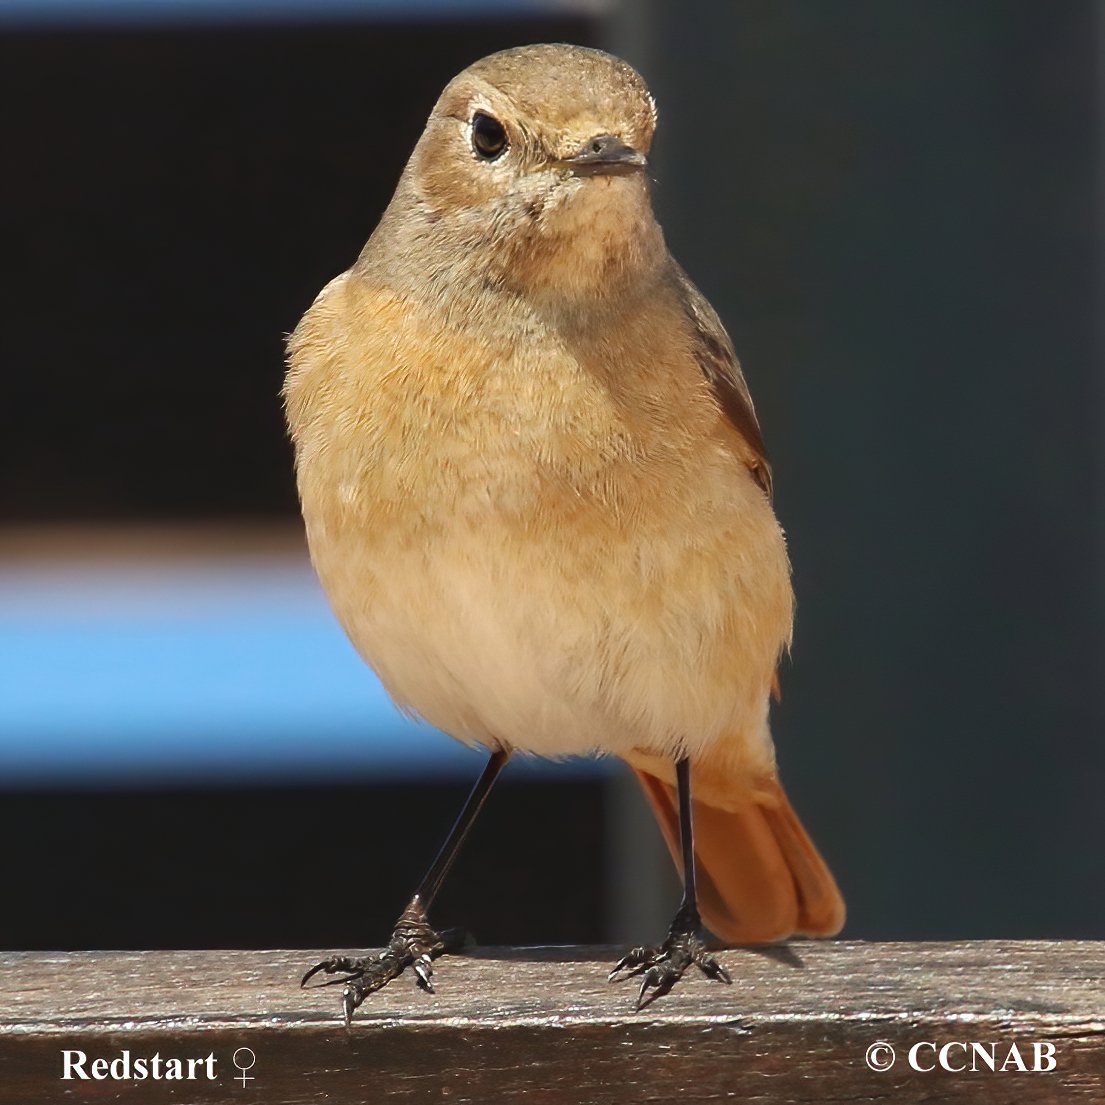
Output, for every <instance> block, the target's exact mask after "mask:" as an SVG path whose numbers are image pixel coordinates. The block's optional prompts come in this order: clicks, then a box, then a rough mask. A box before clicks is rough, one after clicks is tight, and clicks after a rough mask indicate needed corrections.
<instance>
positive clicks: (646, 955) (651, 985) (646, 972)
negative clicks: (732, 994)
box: [609, 926, 733, 1011]
mask: <svg viewBox="0 0 1105 1105" xmlns="http://www.w3.org/2000/svg"><path fill="white" fill-rule="evenodd" d="M692 963H693V964H694V965H695V966H696V967H698V969H699V970H700V971H701V972H702V973H703V974H704V975H705V976H706V977H707V978H709V979H713V980H715V981H717V982H726V983H731V982H732V981H733V979H732V976H731V975H730V974H729V972H728V971H727V970H726V969H725V968H724V967H723V966H722V965H721V964H720V963H719V962H718V961H717V960H716V959H715V958H714V957H713V956H712V955H710V954H709V952H707V950H706V944H705V941H704V940H703V938H702V933H701V929H700V928H698V927H697V926H696V927H694V928H690V929H687V930H684V929H682V928H676V927H675V926H673V927H672V931H671V932H669V933H668V935H667V939H665V940H664V942H663V943H662V944H661V945H660V946H659V947H655V948H648V947H639V948H633V949H632V950H631V951H629V952H627V953H626V954H625V955H623V956H622V958H621V959H620V960H618V963H617V964H616V966H615V967H614V969H613V970H612V971H611V972H610V976H609V977H610V981H611V982H613V981H615V979H618V977H619V975H621V972H622V971H625V972H626V973H625V974H624V975H621V978H623V979H624V978H633V977H635V976H637V975H641V976H642V977H641V988H640V990H639V991H638V993H637V1004H636V1008H637V1010H638V1011H640V1010H641V1009H643V1008H644V1007H645V1006H646V1005H650V1004H651V1003H652V1002H654V1001H655V1000H656V999H657V998H659V997H663V995H664V994H666V993H667V992H668V991H669V990H671V988H672V987H673V986H674V985H675V984H676V983H677V982H678V981H679V980H680V979H681V978H682V977H683V974H684V972H685V971H686V970H687V968H688V967H689V966H690V965H691V964H692Z"/></svg>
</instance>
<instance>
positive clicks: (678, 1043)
mask: <svg viewBox="0 0 1105 1105" xmlns="http://www.w3.org/2000/svg"><path fill="white" fill-rule="evenodd" d="M616 954H617V953H616V951H615V949H611V948H537V949H495V948H489V949H482V950H480V951H478V952H475V953H473V954H470V955H465V956H463V957H461V956H454V957H449V958H446V959H444V960H441V961H440V962H439V963H438V964H437V974H436V982H437V989H438V992H437V993H436V994H435V995H432V996H430V995H426V994H422V993H420V992H419V991H417V990H416V989H415V987H414V985H413V982H411V981H410V980H408V979H406V978H401V979H399V980H398V981H397V982H396V983H394V984H392V986H391V987H389V988H388V989H387V990H385V991H383V992H381V993H379V994H376V995H373V997H371V998H370V999H369V1001H368V1002H367V1003H366V1005H365V1006H363V1007H362V1009H361V1010H359V1011H358V1016H357V1019H356V1020H355V1021H354V1023H353V1025H352V1027H351V1028H349V1029H346V1028H345V1027H344V1025H343V1024H342V1022H341V1019H340V1015H339V1000H338V999H339V991H338V990H337V989H335V988H329V989H314V990H305V991H301V990H299V989H298V988H297V979H298V976H299V975H300V973H301V972H302V971H303V969H304V968H305V967H306V966H307V965H309V964H310V963H312V962H314V961H315V959H316V958H318V954H317V953H312V952H288V951H264V952H243V951H195V952H184V951H173V952H74V953H52V954H50V953H6V954H0V970H2V972H3V976H2V977H3V985H2V987H0V1102H4V1103H7V1102H13V1103H15V1102H18V1103H20V1105H28V1103H33V1102H41V1101H70V1102H83V1101H88V1102H133V1103H134V1105H157V1103H160V1102H169V1101H172V1102H190V1103H194V1105H202V1103H206V1102H223V1101H238V1102H243V1103H247V1102H265V1103H267V1105H280V1103H289V1105H291V1103H297V1105H298V1103H304V1105H306V1103H312V1105H314V1103H321V1102H340V1103H351V1102H358V1101H364V1102H378V1101H391V1100H395V1101H399V1102H422V1101H426V1102H430V1101H433V1102H444V1103H447V1105H454V1103H455V1105H461V1103H470V1102H471V1103H474V1102H505V1103H512V1102H521V1101H523V1100H524V1101H525V1102H526V1103H527V1105H559V1103H561V1102H563V1103H571V1105H584V1103H595V1105H606V1103H613V1102H664V1103H666V1102H676V1101H679V1102H692V1103H699V1102H714V1101H723V1100H725V1101H734V1100H736V1101H754V1102H764V1103H767V1102H779V1103H791V1102H792V1103H795V1105H798V1103H807V1102H835V1101H840V1102H845V1101H846V1102H875V1101H880V1102H885V1101H894V1102H904V1103H910V1102H958V1101H963V1102H985V1103H988V1105H998V1103H1001V1105H1004V1103H1009V1105H1012V1103H1014V1102H1016V1103H1023V1102H1064V1103H1066V1102H1074V1103H1081V1102H1095V1103H1096V1102H1105V943H1099V942H1095V943H1090V942H1064V943H1053V942H997V941H990V942H979V943H956V944H952V943H932V944H905V943H898V944H890V943H888V944H864V943H855V942H842V941H841V942H824V943H820V942H819V943H812V942H811V943H804V942H796V943H792V944H791V945H789V947H787V948H772V949H760V950H752V949H744V950H739V951H730V952H726V953H725V954H724V961H725V962H726V964H727V965H728V966H729V968H730V969H731V971H732V973H733V976H734V984H733V985H732V986H731V987H727V986H723V985H720V984H718V983H712V982H707V981H706V980H705V979H703V978H701V977H695V978H688V979H686V980H684V982H683V983H682V984H680V985H679V986H678V987H676V989H675V990H674V991H673V992H672V993H671V994H669V995H667V996H666V997H664V998H663V999H661V1000H660V1001H658V1002H656V1003H655V1004H654V1005H653V1006H651V1007H650V1008H648V1009H646V1010H644V1011H643V1012H641V1013H634V1012H632V1005H633V997H634V994H635V989H634V984H633V983H632V982H628V983H625V984H622V985H618V984H613V985H611V984H608V983H607V982H606V973H607V970H608V969H609V966H610V964H611V963H612V962H613V960H614V959H615V958H616ZM877 1041H886V1042H887V1043H890V1044H891V1045H892V1046H893V1047H894V1048H895V1049H896V1051H897V1056H898V1058H897V1062H896V1063H895V1065H894V1066H893V1068H892V1069H891V1070H889V1071H887V1072H884V1073H877V1072H874V1071H872V1070H871V1069H870V1068H869V1067H868V1065H867V1063H866V1061H865V1053H866V1051H867V1049H868V1047H869V1046H870V1045H872V1044H873V1043H875V1042H877ZM919 1041H933V1042H935V1043H937V1044H942V1043H947V1042H953V1041H968V1042H969V1041H979V1042H983V1043H991V1042H992V1043H997V1045H998V1047H997V1049H996V1050H997V1054H998V1056H999V1063H1000V1062H1001V1059H1002V1058H1004V1057H1005V1056H1006V1054H1007V1052H1008V1050H1009V1046H1010V1045H1011V1044H1013V1043H1014V1042H1015V1043H1016V1044H1017V1045H1018V1048H1019V1050H1020V1051H1021V1053H1022V1055H1023V1056H1024V1057H1025V1061H1026V1062H1027V1063H1029V1064H1031V1063H1032V1045H1033V1044H1034V1043H1051V1044H1054V1046H1055V1059H1056V1069H1055V1070H1053V1071H1050V1072H1040V1073H1035V1072H1028V1073H1023V1072H1020V1071H1017V1070H1015V1069H1009V1070H1006V1071H1004V1072H1002V1071H998V1072H991V1071H989V1070H985V1069H983V1070H979V1071H975V1072H972V1071H970V1070H967V1071H964V1072H962V1073H950V1072H946V1071H941V1070H936V1071H933V1072H930V1073H921V1072H916V1071H913V1070H911V1069H910V1068H909V1065H908V1063H907V1061H906V1053H907V1051H908V1049H909V1047H910V1046H911V1045H912V1044H914V1043H917V1042H919ZM240 1047H248V1048H251V1049H252V1050H253V1052H254V1053H255V1055H256V1065H255V1066H254V1067H253V1068H252V1069H251V1070H249V1071H248V1072H247V1073H248V1074H250V1075H252V1076H254V1078H255V1081H252V1082H249V1083H248V1084H247V1085H246V1086H244V1087H243V1085H242V1084H241V1083H239V1082H236V1081H234V1077H235V1075H237V1074H239V1071H237V1070H236V1069H235V1067H234V1065H233V1063H232V1055H233V1053H234V1052H235V1050H236V1049H237V1048H240ZM63 1049H79V1050H82V1051H84V1052H85V1053H86V1054H87V1055H88V1057H89V1062H91V1060H92V1059H93V1058H95V1057H104V1058H107V1059H113V1058H116V1057H117V1056H119V1054H120V1053H121V1051H122V1050H123V1049H128V1050H129V1051H130V1052H131V1055H132V1057H133V1056H147V1057H148V1056H152V1055H153V1054H154V1053H155V1052H158V1053H159V1054H160V1055H161V1056H162V1058H163V1059H164V1058H166V1057H177V1058H187V1057H192V1056H194V1057H203V1056H206V1055H208V1054H209V1053H214V1055H215V1057H216V1062H217V1066H216V1070H217V1072H218V1076H219V1078H218V1081H216V1082H209V1081H207V1080H206V1079H203V1080H200V1081H194V1082H183V1083H182V1082H167V1081H152V1080H148V1079H147V1080H145V1081H140V1082H125V1081H124V1082H113V1081H99V1082H97V1081H84V1082H82V1081H64V1082H63V1081H62V1080H61V1078H60V1074H61V1069H62V1061H61V1054H62V1051H63ZM953 1058H954V1060H955V1061H956V1062H957V1063H958V1062H961V1061H962V1055H961V1053H959V1052H956V1054H955V1055H954V1056H953ZM923 1059H924V1061H925V1062H926V1064H928V1063H931V1062H932V1054H931V1052H926V1053H925V1054H924V1055H923Z"/></svg>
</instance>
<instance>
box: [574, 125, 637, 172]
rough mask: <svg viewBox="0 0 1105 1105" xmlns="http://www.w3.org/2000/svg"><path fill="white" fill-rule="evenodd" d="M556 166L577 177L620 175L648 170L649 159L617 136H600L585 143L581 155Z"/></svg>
mask: <svg viewBox="0 0 1105 1105" xmlns="http://www.w3.org/2000/svg"><path fill="white" fill-rule="evenodd" d="M554 164H555V165H556V166H557V167H558V168H562V169H571V171H572V172H573V173H575V175H576V176H596V175H598V174H603V175H618V174H623V173H633V172H636V171H637V170H639V169H645V168H647V167H648V158H647V157H645V155H644V154H643V153H641V151H640V150H635V149H634V148H633V147H632V146H629V145H626V143H625V142H623V141H622V140H621V139H620V138H619V137H618V136H617V135H614V134H600V135H598V137H596V138H592V139H590V140H589V141H588V142H585V143H584V145H583V149H581V150H580V151H579V153H577V154H574V155H573V156H572V157H567V158H564V160H562V161H557V162H554Z"/></svg>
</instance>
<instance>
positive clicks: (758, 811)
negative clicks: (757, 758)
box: [633, 765, 844, 944]
mask: <svg viewBox="0 0 1105 1105" xmlns="http://www.w3.org/2000/svg"><path fill="white" fill-rule="evenodd" d="M633 770H634V771H635V772H636V774H637V778H638V779H640V781H641V785H642V786H643V787H644V790H645V794H646V795H647V796H648V799H649V801H650V802H651V803H652V809H653V812H654V813H655V814H656V819H657V820H658V821H659V822H660V829H661V831H662V832H663V834H664V840H665V841H666V843H667V846H668V850H669V851H670V852H671V854H672V858H673V859H674V860H675V865H676V867H678V868H679V869H680V870H682V866H683V863H682V856H681V852H680V846H679V799H678V795H677V793H676V790H675V787H673V786H672V785H671V783H668V782H666V781H664V780H662V779H658V778H656V776H654V775H651V774H649V773H648V772H646V771H642V770H641V769H640V768H637V767H634V769H633ZM691 787H692V793H693V790H694V765H692V768H691ZM710 789H711V792H710V793H708V795H707V799H702V798H698V797H692V807H693V817H694V850H695V858H696V861H697V862H696V865H695V871H696V875H697V885H698V906H699V911H700V913H701V914H702V920H703V921H704V922H705V924H706V926H707V928H709V929H710V930H711V931H712V932H714V933H716V934H717V935H718V936H719V937H721V939H723V940H725V941H728V942H730V943H733V944H762V943H767V942H768V941H771V940H781V939H783V938H785V937H787V936H792V935H795V934H801V935H804V936H833V935H835V934H836V933H837V932H839V931H840V929H841V927H842V926H843V925H844V899H843V898H842V897H841V895H840V891H839V890H838V889H837V885H836V882H835V881H834V879H833V876H832V874H831V873H830V872H829V869H828V867H827V866H826V865H825V861H824V860H823V859H822V858H821V856H820V855H819V854H818V851H817V849H816V848H815V847H814V845H813V841H811V840H810V838H809V836H807V835H806V830H805V829H803V828H802V825H801V822H800V821H799V820H798V817H797V815H796V814H795V812H794V810H793V809H792V808H791V805H790V803H789V802H788V801H787V796H786V795H785V794H784V793H783V788H782V786H780V784H779V782H778V780H777V779H772V780H768V781H767V782H766V783H765V784H763V785H757V790H756V793H755V795H748V794H745V793H741V794H740V795H739V796H737V795H734V796H733V801H732V802H731V803H730V802H727V803H726V804H727V805H730V806H732V807H733V808H722V807H721V806H720V805H716V804H713V803H714V802H716V801H718V796H717V795H716V793H713V792H714V791H715V789H716V788H710ZM726 797H728V796H726Z"/></svg>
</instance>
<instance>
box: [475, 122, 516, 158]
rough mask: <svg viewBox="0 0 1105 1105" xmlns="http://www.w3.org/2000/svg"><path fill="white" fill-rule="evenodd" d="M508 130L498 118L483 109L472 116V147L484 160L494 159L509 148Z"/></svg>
mask: <svg viewBox="0 0 1105 1105" xmlns="http://www.w3.org/2000/svg"><path fill="white" fill-rule="evenodd" d="M509 144H510V143H509V142H508V141H507V137H506V130H505V129H504V128H503V124H502V123H500V122H499V120H498V119H492V118H491V116H490V115H485V114H484V113H483V112H482V111H477V112H476V114H475V115H473V116H472V149H474V150H475V151H476V155H477V156H478V157H482V158H483V159H484V161H494V160H495V158H497V157H498V156H499V154H501V153H502V152H503V150H505V149H506V148H507V146H508V145H509Z"/></svg>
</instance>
